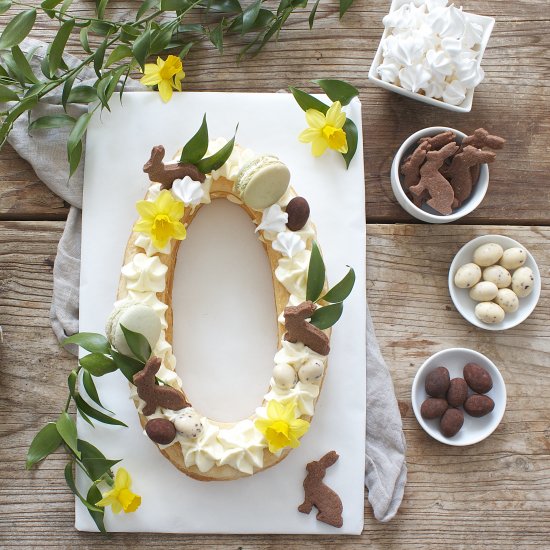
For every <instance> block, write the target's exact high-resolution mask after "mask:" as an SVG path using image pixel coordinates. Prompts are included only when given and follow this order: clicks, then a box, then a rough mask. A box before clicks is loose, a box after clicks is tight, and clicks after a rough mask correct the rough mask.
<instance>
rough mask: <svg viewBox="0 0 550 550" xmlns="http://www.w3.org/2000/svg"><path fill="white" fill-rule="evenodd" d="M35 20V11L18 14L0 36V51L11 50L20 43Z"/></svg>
mask: <svg viewBox="0 0 550 550" xmlns="http://www.w3.org/2000/svg"><path fill="white" fill-rule="evenodd" d="M35 20H36V10H35V9H32V10H27V11H23V12H21V13H18V14H17V15H16V16H15V17H14V18H13V19H12V20H11V21H10V22H9V23H8V24H7V25H6V28H5V29H4V32H2V35H1V36H0V50H3V49H7V48H12V47H13V46H17V45H18V44H20V43H21V41H22V40H23V39H24V38H26V36H27V35H28V34H29V32H31V29H32V28H33V25H34V22H35Z"/></svg>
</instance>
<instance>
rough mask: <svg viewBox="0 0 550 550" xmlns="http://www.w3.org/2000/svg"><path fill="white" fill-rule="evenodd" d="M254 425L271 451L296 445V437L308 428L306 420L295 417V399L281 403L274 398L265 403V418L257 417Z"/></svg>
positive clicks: (297, 443) (298, 442)
mask: <svg viewBox="0 0 550 550" xmlns="http://www.w3.org/2000/svg"><path fill="white" fill-rule="evenodd" d="M254 425H255V426H256V428H257V429H258V430H259V431H260V432H261V433H262V434H263V436H264V437H265V439H266V441H267V444H268V446H269V451H270V452H272V453H274V452H276V451H278V450H280V449H284V448H285V447H292V448H293V449H294V448H296V447H298V446H299V445H300V441H298V439H299V438H300V437H302V436H303V435H304V434H305V433H306V432H307V431H308V430H309V422H307V420H302V419H301V418H296V402H295V401H290V402H289V403H287V404H286V405H283V404H282V403H279V402H278V401H275V400H274V399H272V400H271V401H269V402H268V404H267V418H258V419H257V420H256V421H255V422H254Z"/></svg>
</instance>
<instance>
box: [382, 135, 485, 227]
mask: <svg viewBox="0 0 550 550" xmlns="http://www.w3.org/2000/svg"><path fill="white" fill-rule="evenodd" d="M448 130H451V131H452V132H454V133H455V134H456V137H457V142H458V143H460V142H461V141H462V140H463V139H464V138H465V137H466V134H464V133H463V132H460V131H459V130H455V129H454V128H447V127H446V126H432V127H430V128H424V129H423V130H419V131H418V132H416V133H414V134H413V135H412V136H410V137H409V138H407V139H406V140H405V141H404V142H403V144H402V145H401V147H400V148H399V150H398V151H397V153H396V154H395V157H394V158H393V162H392V165H391V187H392V190H393V194H394V195H395V198H396V199H397V202H398V203H399V204H400V205H401V207H402V208H403V209H404V210H406V211H407V212H408V213H409V214H410V215H411V216H414V217H415V218H417V219H419V220H422V221H423V222H428V223H449V222H453V221H455V220H458V219H460V218H462V217H463V216H466V215H467V214H469V213H470V212H473V211H474V210H475V209H476V208H477V207H478V206H479V205H480V203H481V201H482V200H483V198H484V197H485V194H486V193H487V189H488V188H489V167H488V166H487V164H482V165H481V166H480V171H479V178H478V180H477V183H476V184H475V185H474V188H473V190H472V194H471V195H470V196H469V197H468V198H467V199H466V200H465V201H464V203H463V204H462V205H461V206H460V207H459V208H455V210H453V213H452V214H449V215H448V216H444V215H442V214H439V213H438V212H436V211H435V210H434V209H433V208H431V207H430V206H428V204H424V205H423V206H422V208H418V207H417V206H415V205H414V204H413V202H412V201H411V200H410V199H409V197H407V194H406V193H405V190H404V189H403V185H402V184H401V173H400V166H401V160H402V159H403V158H405V157H407V156H408V155H410V154H411V153H412V152H413V151H414V149H415V148H416V147H417V145H418V140H419V139H420V138H423V137H431V136H435V135H437V134H440V133H441V132H447V131H448Z"/></svg>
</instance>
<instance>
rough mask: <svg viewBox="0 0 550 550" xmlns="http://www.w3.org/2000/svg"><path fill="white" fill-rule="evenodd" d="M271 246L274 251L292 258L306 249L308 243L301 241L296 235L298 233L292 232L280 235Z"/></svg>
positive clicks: (284, 232)
mask: <svg viewBox="0 0 550 550" xmlns="http://www.w3.org/2000/svg"><path fill="white" fill-rule="evenodd" d="M271 246H272V247H273V250H276V251H277V252H280V253H281V254H282V255H283V256H286V257H287V258H292V257H293V256H295V255H296V254H298V253H299V252H302V250H305V249H306V243H305V242H304V241H303V240H302V239H300V236H299V235H296V233H293V232H292V231H283V232H282V233H279V234H278V235H277V238H276V239H275V240H274V241H273V244H272V245H271Z"/></svg>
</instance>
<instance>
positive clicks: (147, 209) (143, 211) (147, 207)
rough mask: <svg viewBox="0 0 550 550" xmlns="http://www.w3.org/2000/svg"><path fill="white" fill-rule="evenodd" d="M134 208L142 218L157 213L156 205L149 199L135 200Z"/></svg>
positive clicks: (150, 216) (152, 216)
mask: <svg viewBox="0 0 550 550" xmlns="http://www.w3.org/2000/svg"><path fill="white" fill-rule="evenodd" d="M136 210H137V211H138V214H139V215H140V216H141V217H142V218H145V219H147V218H154V217H155V214H156V213H157V207H156V206H155V203H154V202H151V201H138V202H136Z"/></svg>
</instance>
